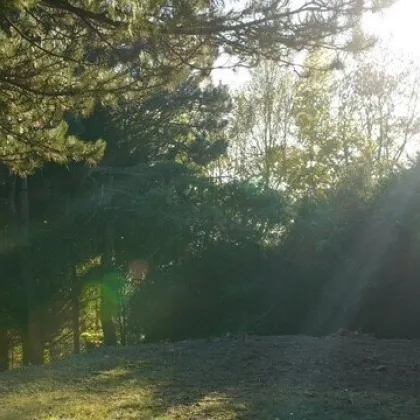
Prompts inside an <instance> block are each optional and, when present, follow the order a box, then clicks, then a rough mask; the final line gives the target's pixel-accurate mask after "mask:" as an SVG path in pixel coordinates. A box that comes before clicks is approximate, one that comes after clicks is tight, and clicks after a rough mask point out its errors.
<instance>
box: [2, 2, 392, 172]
mask: <svg viewBox="0 0 420 420" xmlns="http://www.w3.org/2000/svg"><path fill="white" fill-rule="evenodd" d="M391 3H392V1H390V0H364V1H359V0H329V1H325V2H318V1H315V0H314V1H306V2H296V3H295V2H292V1H288V0H270V1H268V2H266V1H264V2H261V1H251V2H248V3H246V4H244V5H243V6H242V5H235V4H229V3H227V4H224V2H222V1H217V0H216V1H208V0H207V1H206V0H195V1H184V0H173V1H170V2H167V1H155V0H153V1H142V2H138V3H136V2H126V1H124V0H119V1H115V2H106V1H100V2H90V1H67V0H34V1H20V0H2V3H1V11H0V63H1V64H0V66H1V67H0V88H1V94H0V106H1V109H2V110H3V111H2V115H1V117H0V118H1V121H0V137H1V144H0V148H1V150H0V159H1V161H2V162H4V163H5V164H7V165H8V166H9V168H11V170H13V171H15V172H21V173H29V172H32V171H33V170H34V169H36V168H37V167H39V166H41V165H42V164H43V162H46V161H53V162H58V163H66V162H68V161H69V160H85V161H86V162H87V163H89V164H93V163H94V162H97V161H98V159H99V158H100V157H101V156H102V155H103V151H104V147H105V145H104V143H103V142H101V141H98V142H96V143H94V144H89V145H87V144H85V143H83V142H81V141H80V140H79V139H77V138H76V137H72V136H68V135H67V125H66V123H65V122H63V116H65V115H66V114H67V113H69V112H72V113H77V114H79V115H87V114H89V113H90V112H91V111H92V109H93V107H94V105H95V104H96V103H98V102H99V103H101V104H115V103H116V93H117V92H118V94H119V95H122V94H124V95H126V97H130V96H131V97H132V96H137V97H140V98H147V97H149V96H150V95H151V94H152V93H153V92H156V90H158V89H160V88H168V87H169V88H174V87H176V86H178V85H179V83H181V82H183V81H185V79H186V78H187V77H188V75H189V74H190V72H191V71H193V72H195V73H198V74H199V75H201V76H202V77H205V76H208V74H209V71H211V69H212V68H214V66H215V60H216V58H217V57H218V56H219V55H220V54H222V53H226V54H229V55H232V56H234V57H236V58H237V59H238V60H239V64H240V65H248V66H253V65H255V64H256V63H258V61H259V60H260V59H261V58H270V59H273V60H277V61H279V62H283V63H291V62H292V59H291V53H292V52H296V51H304V50H307V51H310V50H312V49H314V48H319V47H322V48H328V49H331V48H332V49H336V50H337V51H347V50H354V49H359V48H363V47H364V46H365V44H366V42H364V41H363V39H362V37H361V36H360V33H359V31H358V22H359V20H360V18H361V16H362V13H363V12H366V11H378V10H380V9H381V8H382V7H385V6H388V5H389V4H391Z"/></svg>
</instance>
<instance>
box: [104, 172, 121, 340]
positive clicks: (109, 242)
mask: <svg viewBox="0 0 420 420" xmlns="http://www.w3.org/2000/svg"><path fill="white" fill-rule="evenodd" d="M113 181H114V180H113V176H112V175H109V187H108V188H109V189H108V191H107V192H106V193H107V194H106V196H107V197H108V199H107V200H105V201H104V204H105V203H106V202H107V201H108V200H109V197H110V195H111V194H112V190H113ZM105 235H106V236H105V253H104V267H105V269H106V271H107V272H112V270H113V268H114V261H113V260H114V226H113V222H112V219H110V220H108V221H107V224H106V228H105ZM115 298H116V296H114V295H113V293H112V289H111V288H109V287H107V284H105V283H104V284H102V287H101V324H102V332H103V337H104V344H105V345H106V346H116V345H117V319H116V317H117V314H115V313H114V312H115Z"/></svg>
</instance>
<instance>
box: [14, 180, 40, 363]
mask: <svg viewBox="0 0 420 420" xmlns="http://www.w3.org/2000/svg"><path fill="white" fill-rule="evenodd" d="M19 216H20V222H21V226H22V248H21V267H22V277H23V286H24V295H25V301H26V326H25V327H26V328H25V331H24V332H23V335H22V343H23V360H24V363H30V364H34V365H40V364H42V363H43V361H44V343H43V333H42V329H41V326H42V325H41V323H42V320H41V318H42V317H41V310H40V308H37V302H36V284H35V279H34V278H33V273H32V255H31V251H32V250H31V241H30V237H29V197H28V180H27V178H22V179H21V182H20V189H19Z"/></svg>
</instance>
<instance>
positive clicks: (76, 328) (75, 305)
mask: <svg viewBox="0 0 420 420" xmlns="http://www.w3.org/2000/svg"><path fill="white" fill-rule="evenodd" d="M71 276H72V304H71V310H72V318H73V319H72V324H73V353H74V354H78V353H80V290H79V287H78V285H77V284H76V282H77V277H76V269H75V267H72V268H71Z"/></svg>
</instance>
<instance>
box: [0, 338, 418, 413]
mask: <svg viewBox="0 0 420 420" xmlns="http://www.w3.org/2000/svg"><path fill="white" fill-rule="evenodd" d="M419 391H420V343H419V342H409V341H384V340H375V339H373V338H346V337H328V338H311V337H259V338H258V337H255V338H248V339H247V340H241V339H222V340H215V341H190V342H183V343H175V344H169V343H168V344H157V345H143V346H139V347H132V348H125V349H113V350H110V349H103V350H98V351H96V352H93V353H90V354H83V355H80V356H78V357H75V358H72V359H71V360H67V361H63V362H59V363H55V364H53V365H51V366H48V367H44V368H25V369H21V370H18V371H15V372H9V373H6V374H2V375H1V374H0V419H2V420H3V419H11V420H12V419H13V420H15V419H16V420H18V419H49V420H52V419H93V420H96V419H98V420H99V419H101V420H102V419H161V420H175V419H195V420H198V419H214V420H229V419H244V420H245V419H249V420H251V419H269V420H276V419H278V420H283V419H285V420H286V419H288V420H304V419H305V420H321V419H322V420H330V419H331V420H333V419H334V420H335V419H342V420H349V419H357V420H388V419H389V420H391V419H392V420H403V419H404V420H405V419H407V420H416V419H420V397H419Z"/></svg>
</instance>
